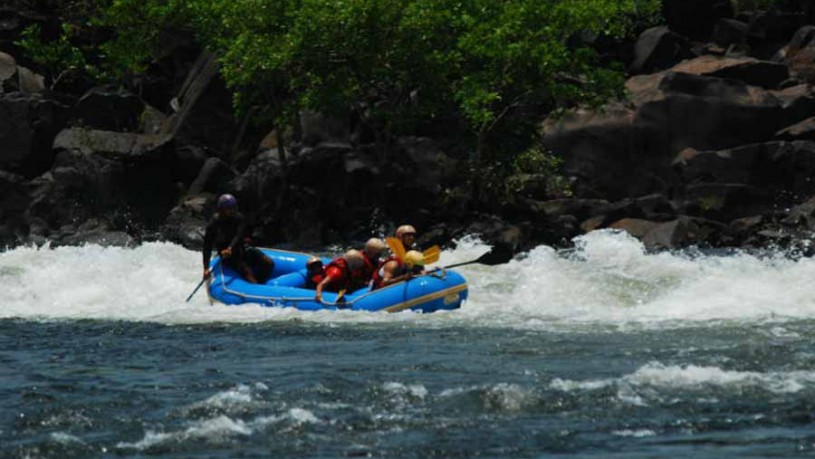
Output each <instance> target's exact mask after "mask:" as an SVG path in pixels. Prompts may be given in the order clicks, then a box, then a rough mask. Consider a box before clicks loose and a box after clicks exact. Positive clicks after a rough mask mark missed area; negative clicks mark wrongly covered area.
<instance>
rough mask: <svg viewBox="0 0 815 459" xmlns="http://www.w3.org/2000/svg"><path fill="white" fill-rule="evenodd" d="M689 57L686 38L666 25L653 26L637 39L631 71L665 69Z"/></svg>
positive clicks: (646, 71) (644, 71)
mask: <svg viewBox="0 0 815 459" xmlns="http://www.w3.org/2000/svg"><path fill="white" fill-rule="evenodd" d="M689 57H691V53H690V46H689V45H688V41H687V39H686V38H684V37H682V36H681V35H679V34H676V33H674V32H672V31H671V30H670V29H669V28H668V27H666V26H658V27H652V28H650V29H648V30H646V31H644V32H643V33H642V34H640V36H639V38H638V39H637V43H636V45H635V46H634V62H633V63H632V64H631V71H632V72H634V73H649V72H653V71H655V70H663V69H667V68H669V67H671V66H673V65H675V64H677V63H678V62H679V61H681V60H682V59H686V58H689Z"/></svg>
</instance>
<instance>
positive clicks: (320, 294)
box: [314, 276, 331, 303]
mask: <svg viewBox="0 0 815 459" xmlns="http://www.w3.org/2000/svg"><path fill="white" fill-rule="evenodd" d="M329 282H331V277H330V276H325V279H323V280H322V282H320V283H319V284H317V289H316V290H315V292H314V299H315V300H317V302H318V303H322V302H323V288H324V287H325V286H326V285H328V283H329Z"/></svg>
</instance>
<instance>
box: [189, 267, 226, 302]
mask: <svg viewBox="0 0 815 459" xmlns="http://www.w3.org/2000/svg"><path fill="white" fill-rule="evenodd" d="M220 262H221V258H220V257H217V258H215V263H213V264H212V267H211V268H209V276H211V275H212V270H213V269H215V267H216V266H218V263H220ZM209 276H207V277H205V278H203V279H201V282H199V283H198V286H197V287H195V290H193V291H192V293H190V296H188V297H187V303H189V302H190V300H191V299H192V297H193V296H195V294H196V293H198V289H200V288H201V286H202V285H204V282H206V281H207V279H209Z"/></svg>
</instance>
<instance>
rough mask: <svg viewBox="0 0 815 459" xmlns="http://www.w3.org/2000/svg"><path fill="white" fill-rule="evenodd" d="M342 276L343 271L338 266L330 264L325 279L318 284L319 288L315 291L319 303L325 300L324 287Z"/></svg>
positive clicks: (315, 297)
mask: <svg viewBox="0 0 815 459" xmlns="http://www.w3.org/2000/svg"><path fill="white" fill-rule="evenodd" d="M341 278H342V271H340V269H339V268H337V267H336V266H330V267H328V269H326V270H325V279H323V280H322V282H320V283H319V284H318V285H317V290H316V291H315V292H314V299H316V300H317V302H318V303H322V302H323V288H325V286H326V285H328V284H329V283H331V282H333V281H335V280H337V279H341Z"/></svg>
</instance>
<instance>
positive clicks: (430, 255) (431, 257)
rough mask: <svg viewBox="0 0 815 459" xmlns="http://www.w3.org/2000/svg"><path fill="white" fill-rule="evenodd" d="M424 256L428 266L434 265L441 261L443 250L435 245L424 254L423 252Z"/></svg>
mask: <svg viewBox="0 0 815 459" xmlns="http://www.w3.org/2000/svg"><path fill="white" fill-rule="evenodd" d="M422 255H424V262H425V264H426V265H430V264H433V263H435V262H437V261H439V256H440V255H441V248H440V247H439V246H437V245H434V246H433V247H430V248H428V249H427V250H425V251H424V252H422Z"/></svg>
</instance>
